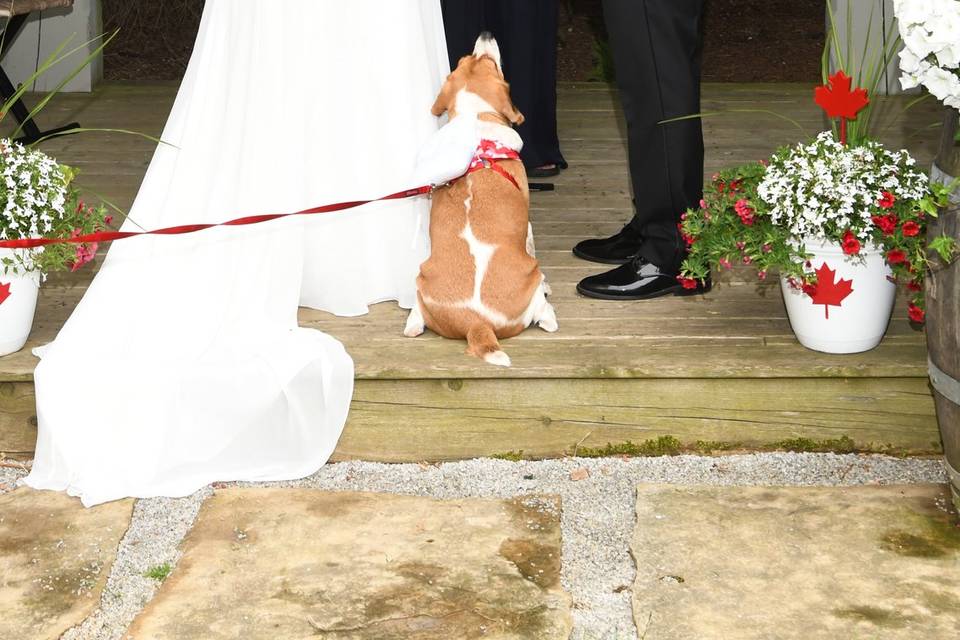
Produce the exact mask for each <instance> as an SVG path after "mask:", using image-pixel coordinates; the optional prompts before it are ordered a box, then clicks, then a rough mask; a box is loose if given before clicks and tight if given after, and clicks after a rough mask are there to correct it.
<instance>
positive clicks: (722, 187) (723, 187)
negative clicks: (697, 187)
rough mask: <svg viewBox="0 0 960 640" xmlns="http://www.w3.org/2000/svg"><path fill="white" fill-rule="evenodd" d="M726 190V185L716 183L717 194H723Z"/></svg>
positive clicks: (724, 183) (721, 181)
mask: <svg viewBox="0 0 960 640" xmlns="http://www.w3.org/2000/svg"><path fill="white" fill-rule="evenodd" d="M726 189H727V183H726V182H724V181H723V180H720V181H719V182H717V193H723V192H724V191H726Z"/></svg>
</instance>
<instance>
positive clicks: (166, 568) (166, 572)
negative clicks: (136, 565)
mask: <svg viewBox="0 0 960 640" xmlns="http://www.w3.org/2000/svg"><path fill="white" fill-rule="evenodd" d="M172 572H173V567H171V566H170V564H169V563H166V562H165V563H163V564H161V565H157V566H155V567H152V568H151V569H150V570H149V571H147V572H146V573H144V574H143V577H144V578H150V579H152V580H156V581H157V582H163V581H164V580H166V579H167V578H169V577H170V574H171V573H172Z"/></svg>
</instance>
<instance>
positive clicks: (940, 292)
mask: <svg viewBox="0 0 960 640" xmlns="http://www.w3.org/2000/svg"><path fill="white" fill-rule="evenodd" d="M958 120H960V112H958V111H957V110H956V109H948V110H947V115H946V120H945V123H944V130H943V139H942V143H941V148H940V153H939V155H938V156H937V162H936V166H935V167H934V169H933V174H934V175H933V177H934V179H939V180H940V181H943V182H950V181H951V180H952V177H954V176H960V144H958V143H957V142H956V135H957V131H958V127H960V123H958ZM940 234H947V235H948V236H950V237H952V238H957V240H958V242H960V189H958V190H957V191H954V193H953V197H952V199H951V205H950V206H948V207H947V208H946V209H945V210H943V211H941V212H940V217H939V218H938V219H937V220H936V221H935V222H934V224H932V225H930V236H929V237H930V238H933V237H936V236H939V235H940ZM927 344H928V348H929V351H930V382H931V384H932V385H933V389H934V397H935V400H936V404H937V419H938V420H939V422H940V436H941V438H942V439H943V451H944V456H945V458H946V462H947V473H948V475H949V476H950V484H951V488H952V489H953V501H954V504H956V505H957V508H958V509H960V260H954V261H953V262H952V263H950V264H944V262H943V261H942V260H940V258H939V257H938V256H933V268H932V273H931V274H929V276H928V278H927Z"/></svg>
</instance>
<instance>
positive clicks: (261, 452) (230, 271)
mask: <svg viewBox="0 0 960 640" xmlns="http://www.w3.org/2000/svg"><path fill="white" fill-rule="evenodd" d="M447 71H448V62H447V57H446V50H445V43H444V37H443V28H442V19H441V14H440V6H439V2H438V1H437V0H415V1H410V2H402V3H399V2H380V1H378V0H351V2H349V3H346V2H344V3H340V2H316V1H315V0H283V1H282V2H277V1H276V0H269V1H268V0H207V2H206V7H205V9H204V16H203V20H202V24H201V28H200V33H199V36H198V39H197V44H196V47H195V50H194V53H193V57H192V59H191V62H190V65H189V68H188V71H187V74H186V77H185V78H184V81H183V84H182V86H181V89H180V92H179V94H178V97H177V100H176V103H175V105H174V108H173V111H172V113H171V116H170V119H169V121H168V123H167V126H166V129H165V131H164V133H163V140H164V141H165V142H167V143H169V145H170V146H168V145H161V146H159V147H158V149H157V151H156V154H155V156H154V158H153V161H152V163H151V164H150V167H149V170H148V172H147V175H146V177H145V179H144V182H143V185H142V187H141V190H140V193H139V195H138V196H137V199H136V202H135V204H134V206H133V208H132V210H131V213H130V220H128V221H127V222H126V223H125V225H124V228H125V229H130V230H135V229H138V225H139V227H144V228H157V227H163V226H170V225H178V224H185V223H194V222H197V223H202V222H221V221H224V220H227V219H230V218H234V217H238V216H245V215H253V214H261V213H284V212H292V211H298V210H301V209H304V208H308V207H312V206H317V205H320V204H327V203H330V202H338V201H345V200H357V199H370V198H375V197H379V196H383V195H386V194H388V193H392V192H394V191H398V190H401V189H404V188H408V187H411V186H418V185H411V184H409V183H408V181H409V180H410V179H411V177H412V173H413V167H414V162H415V159H416V155H417V149H418V148H419V146H420V145H421V144H422V143H423V141H424V140H426V139H427V138H429V137H430V135H432V134H433V132H435V131H436V129H437V121H436V119H435V118H434V117H433V116H432V115H431V114H430V106H431V104H432V101H433V99H434V97H435V95H436V93H437V91H438V90H439V87H440V85H441V83H442V81H443V78H444V77H445V75H446V73H447ZM428 206H429V204H428V202H427V201H426V199H425V198H418V199H414V200H407V201H401V202H390V203H385V204H378V205H371V206H368V207H364V208H361V209H355V210H353V211H351V212H343V213H339V214H332V215H327V216H324V215H321V216H313V217H311V218H309V219H308V218H300V217H298V218H292V219H286V220H282V221H276V222H271V223H266V224H261V225H257V226H252V227H238V228H226V229H225V228H218V229H215V230H211V231H206V232H202V233H199V234H193V235H189V236H176V237H143V238H136V239H132V240H126V241H123V242H118V243H116V244H115V245H114V246H113V247H112V248H111V249H110V251H109V253H108V255H107V258H106V260H105V262H104V265H103V267H102V268H101V270H100V272H99V273H98V275H97V276H96V278H95V279H94V281H93V283H92V284H91V285H90V287H89V290H88V291H87V292H86V295H85V296H84V297H83V300H82V301H81V303H80V305H79V306H78V307H77V309H76V311H75V312H74V313H73V315H72V317H71V318H70V319H69V321H68V322H67V324H66V325H65V326H64V328H63V329H62V331H61V332H60V334H59V335H58V336H57V338H56V340H55V341H54V342H53V343H51V344H50V345H48V346H47V347H46V348H45V349H44V351H43V358H42V360H41V362H40V364H39V366H38V367H37V370H36V374H35V380H36V389H37V415H38V420H39V437H38V442H37V453H36V458H35V460H34V464H33V468H32V471H31V473H30V475H29V476H28V477H27V478H26V479H25V481H24V483H25V484H27V485H29V486H31V487H34V488H37V489H52V490H61V491H63V490H65V491H68V492H69V493H70V494H71V495H75V496H79V497H80V498H81V499H82V501H83V503H84V504H85V505H87V506H91V505H95V504H99V503H102V502H107V501H110V500H114V499H119V498H124V497H153V496H168V497H178V496H184V495H188V494H190V493H192V492H194V491H196V490H197V489H199V488H201V487H203V486H205V485H207V484H209V483H211V482H214V481H235V480H247V481H272V480H289V479H296V478H300V477H304V476H306V475H309V474H311V473H313V472H314V471H316V470H317V469H318V468H319V467H321V466H322V465H323V464H325V462H326V461H327V460H328V458H329V456H330V455H331V454H332V452H333V450H334V448H335V446H336V443H337V440H338V439H339V437H340V434H341V432H342V429H343V427H344V424H345V421H346V418H347V414H348V411H349V406H350V399H351V396H352V391H353V374H354V371H353V362H352V360H351V359H350V357H349V356H348V355H347V353H346V352H345V351H344V349H343V347H342V345H341V344H340V343H339V342H338V341H336V340H335V339H333V338H331V337H329V336H327V335H325V334H323V333H321V332H319V331H315V330H310V329H303V328H299V327H298V325H297V310H298V304H299V303H301V302H302V303H303V304H305V305H309V306H314V307H316V308H320V309H324V310H327V311H331V312H333V313H338V314H341V315H356V314H360V313H364V312H365V311H366V309H367V305H368V304H371V303H374V302H379V301H382V300H398V301H399V302H400V303H401V304H402V305H406V306H409V305H411V304H413V303H414V301H415V295H416V294H415V277H416V273H417V269H418V267H419V264H420V262H421V261H422V260H423V259H424V257H425V256H426V254H427V252H428V246H427V245H428V242H427V239H426V236H425V232H424V231H423V230H422V229H420V228H419V226H418V220H419V219H421V218H423V217H424V216H425V215H426V214H427V212H428ZM399 330H400V328H398V331H399Z"/></svg>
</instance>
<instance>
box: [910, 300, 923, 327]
mask: <svg viewBox="0 0 960 640" xmlns="http://www.w3.org/2000/svg"><path fill="white" fill-rule="evenodd" d="M907 315H909V316H910V319H911V320H913V321H914V322H924V321H926V319H927V312H926V311H924V310H923V309H921V308H920V307H918V306H917V305H915V304H913V303H912V302H911V303H910V305H909V306H908V307H907Z"/></svg>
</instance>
